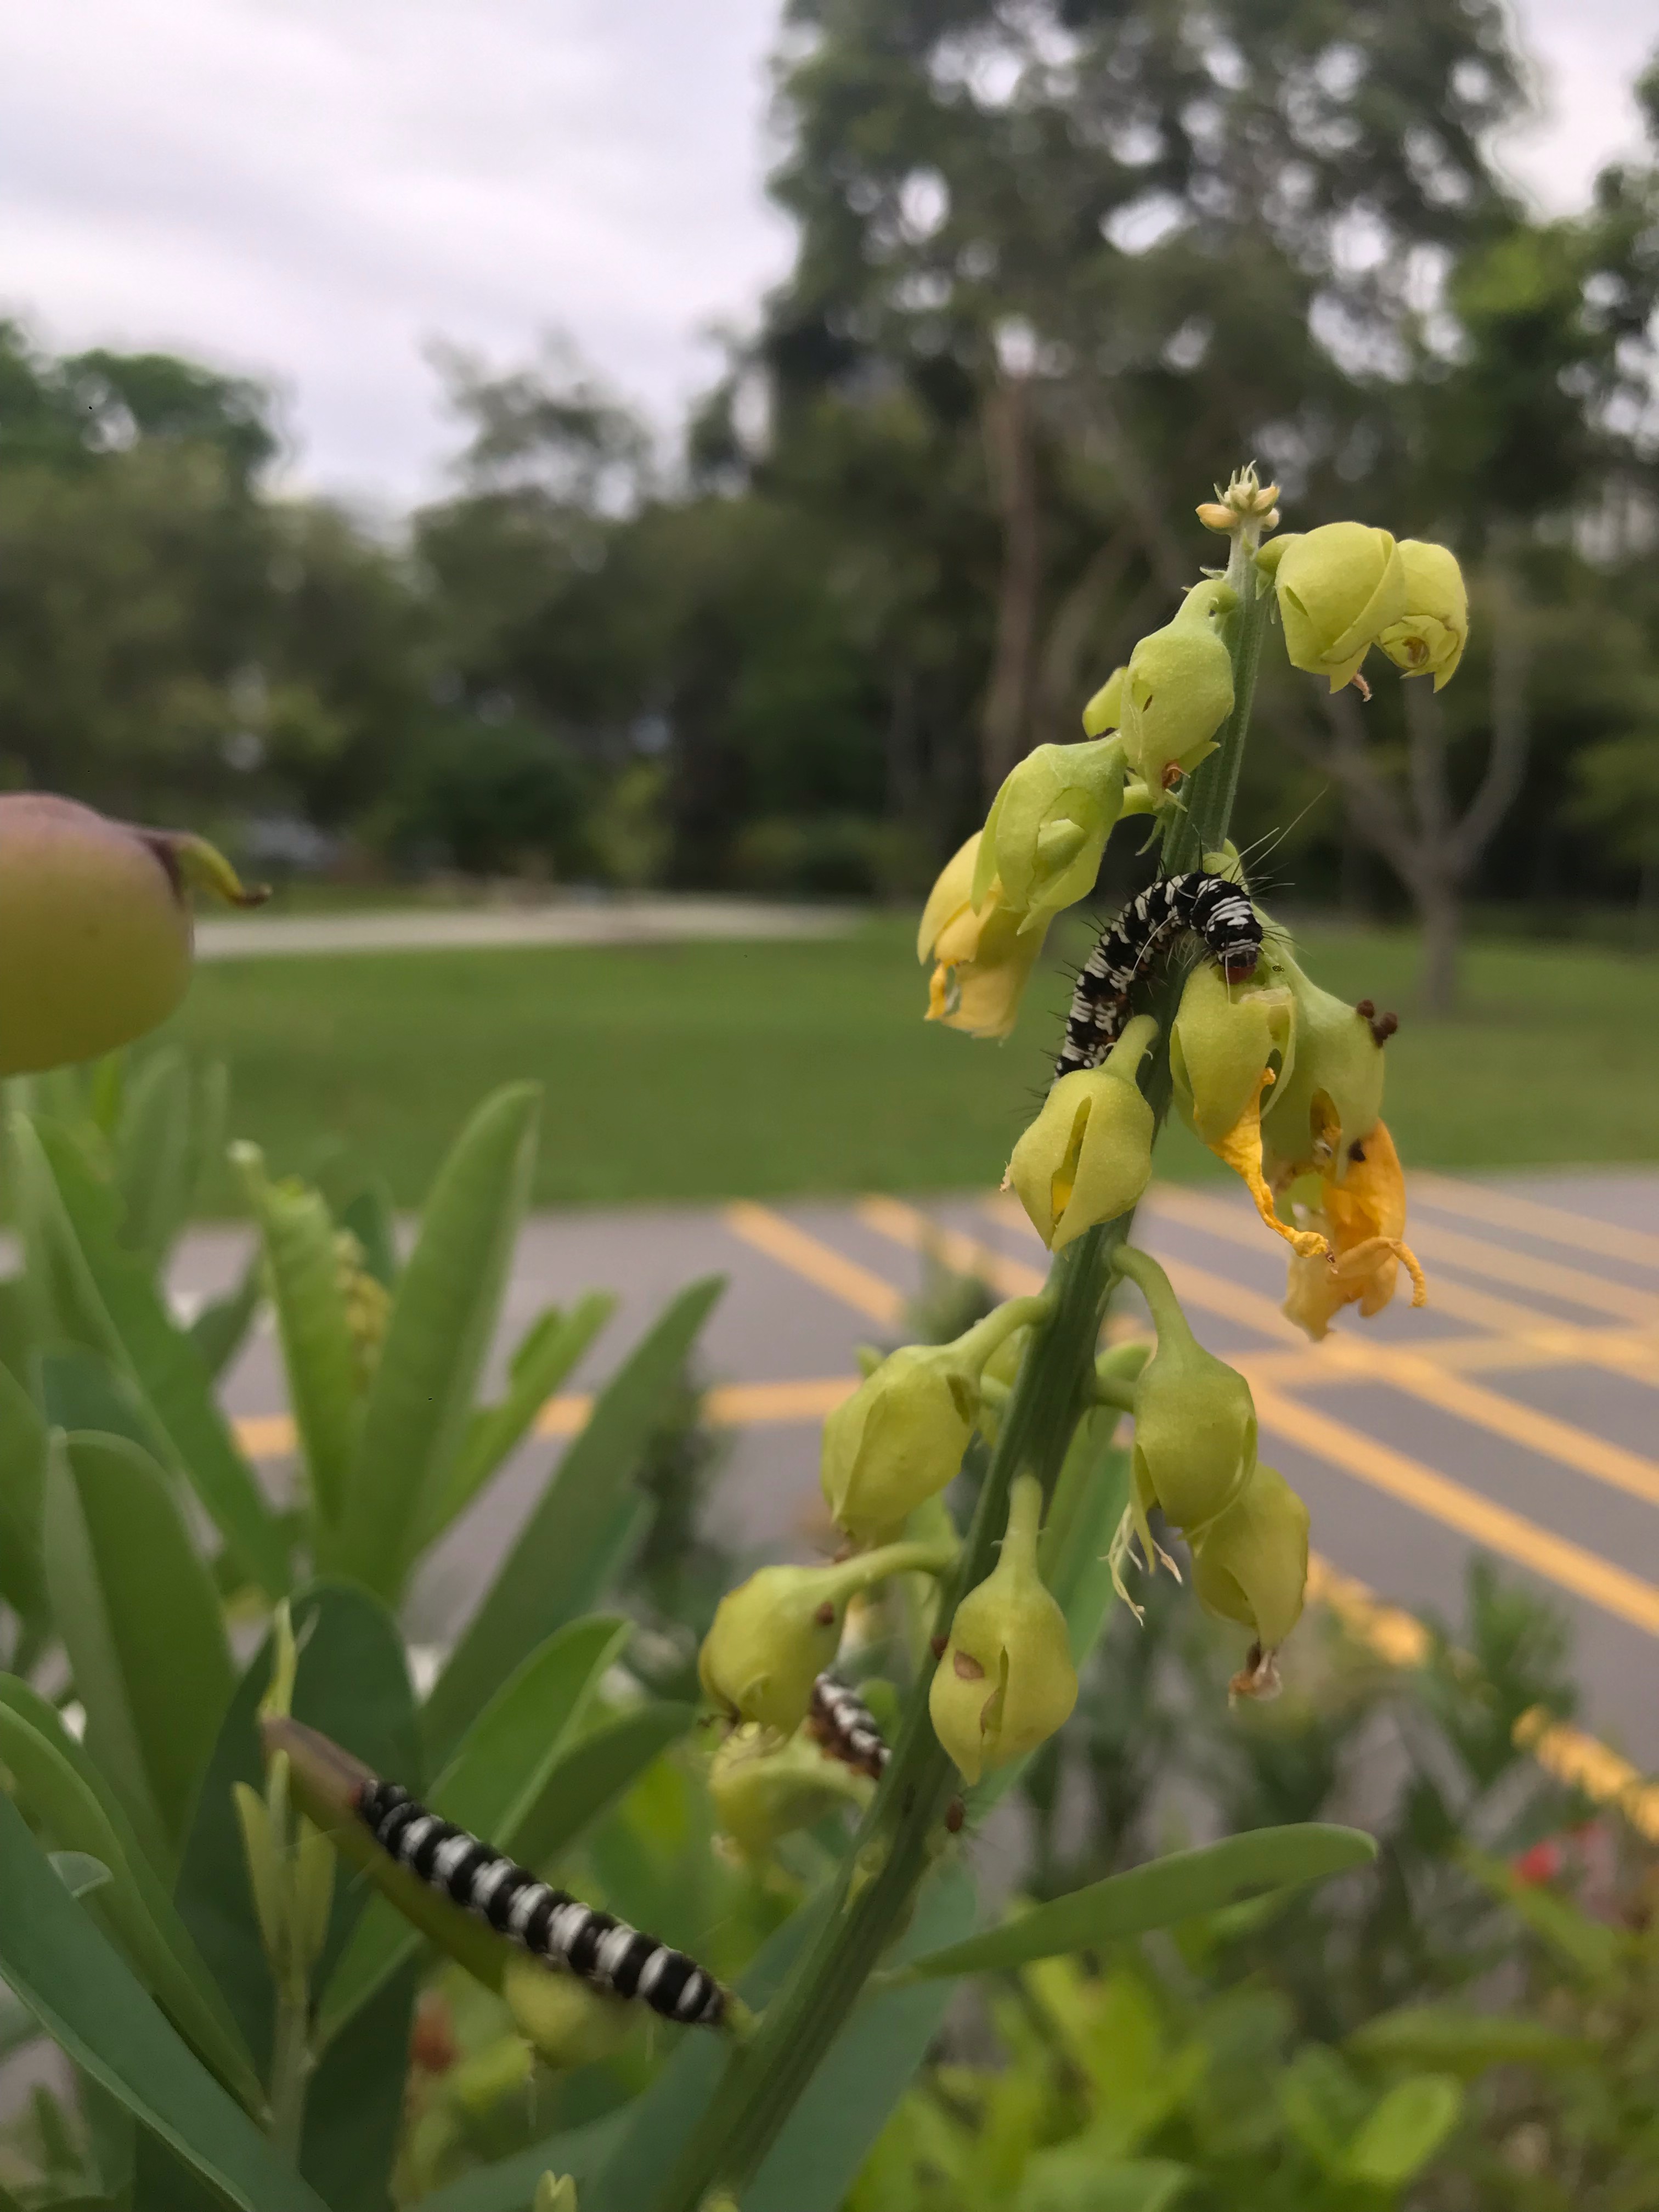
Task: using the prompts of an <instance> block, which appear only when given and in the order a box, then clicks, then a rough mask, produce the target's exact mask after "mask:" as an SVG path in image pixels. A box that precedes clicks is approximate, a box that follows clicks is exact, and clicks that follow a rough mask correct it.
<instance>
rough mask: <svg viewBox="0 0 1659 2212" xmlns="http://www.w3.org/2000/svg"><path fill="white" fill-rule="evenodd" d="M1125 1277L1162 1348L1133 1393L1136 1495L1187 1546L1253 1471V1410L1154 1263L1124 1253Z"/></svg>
mask: <svg viewBox="0 0 1659 2212" xmlns="http://www.w3.org/2000/svg"><path fill="white" fill-rule="evenodd" d="M1116 1265H1117V1267H1118V1269H1119V1271H1120V1273H1123V1274H1125V1275H1127V1276H1128V1278H1129V1279H1130V1280H1131V1281H1132V1282H1133V1283H1134V1284H1135V1285H1137V1287H1138V1288H1139V1291H1140V1293H1141V1295H1142V1297H1144V1298H1145V1299H1146V1304H1147V1305H1148V1306H1149V1307H1150V1309H1151V1310H1152V1321H1153V1324H1154V1326H1155V1327H1156V1328H1157V1330H1158V1349H1157V1351H1156V1352H1154V1353H1153V1354H1152V1358H1150V1359H1149V1360H1148V1361H1147V1362H1146V1366H1145V1367H1144V1368H1142V1370H1141V1371H1140V1374H1139V1378H1138V1380H1137V1381H1136V1383H1135V1389H1134V1425H1135V1427H1134V1450H1133V1469H1134V1482H1135V1491H1136V1495H1137V1498H1138V1499H1139V1504H1140V1506H1141V1509H1142V1511H1143V1512H1144V1511H1145V1510H1146V1509H1147V1508H1148V1507H1150V1506H1151V1505H1152V1504H1157V1505H1158V1506H1159V1507H1160V1508H1161V1509H1162V1510H1163V1513H1164V1518H1165V1520H1166V1521H1168V1522H1170V1524H1171V1526H1172V1527H1174V1528H1179V1529H1180V1530H1181V1531H1182V1534H1184V1535H1185V1536H1186V1537H1187V1538H1188V1541H1193V1540H1194V1538H1195V1537H1196V1536H1197V1535H1198V1534H1200V1532H1201V1531H1202V1530H1203V1529H1204V1528H1207V1527H1208V1526H1209V1524H1210V1523H1211V1522H1213V1521H1214V1520H1216V1518H1217V1517H1218V1516H1219V1515H1221V1514H1223V1513H1225V1511H1226V1510H1227V1508H1228V1507H1229V1506H1230V1505H1231V1504H1232V1503H1233V1501H1234V1499H1235V1498H1237V1497H1238V1495H1239V1493H1240V1492H1242V1491H1243V1488H1244V1486H1245V1484H1246V1483H1247V1482H1248V1481H1249V1479H1250V1474H1251V1471H1252V1469H1253V1468H1255V1450H1256V1420H1255V1401H1254V1400H1253V1399H1252V1398H1251V1396H1250V1386H1249V1383H1247V1382H1246V1381H1245V1380H1244V1377H1243V1376H1242V1375H1241V1374H1239V1373H1238V1372H1237V1370H1236V1369H1235V1368H1231V1367H1229V1366H1228V1365H1227V1364H1226V1362H1225V1360H1222V1359H1218V1358H1216V1357H1215V1354H1214V1353H1213V1352H1206V1350H1205V1349H1204V1347H1203V1346H1202V1345H1201V1344H1200V1343H1199V1341H1198V1340H1197V1339H1196V1337H1194V1334H1193V1333H1192V1330H1191V1329H1190V1328H1188V1324H1187V1316H1186V1315H1185V1314H1183V1313H1182V1310H1181V1306H1180V1304H1179V1301H1178V1300H1177V1299H1176V1294H1175V1291H1173V1289H1172V1288H1171V1287H1170V1279H1169V1277H1168V1276H1167V1275H1166V1274H1165V1273H1164V1270H1163V1268H1162V1267H1159V1266H1158V1262H1157V1261H1156V1260H1153V1259H1152V1258H1150V1257H1149V1256H1148V1255H1147V1254H1146V1253H1145V1252H1139V1251H1136V1250H1134V1249H1133V1248H1131V1247H1125V1248H1124V1249H1121V1250H1120V1251H1119V1253H1118V1255H1117V1258H1116Z"/></svg>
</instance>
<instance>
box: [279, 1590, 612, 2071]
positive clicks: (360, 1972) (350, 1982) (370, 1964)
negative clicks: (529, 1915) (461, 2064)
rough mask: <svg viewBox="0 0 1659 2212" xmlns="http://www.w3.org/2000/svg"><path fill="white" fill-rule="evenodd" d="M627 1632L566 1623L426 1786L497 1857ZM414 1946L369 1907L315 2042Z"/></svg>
mask: <svg viewBox="0 0 1659 2212" xmlns="http://www.w3.org/2000/svg"><path fill="white" fill-rule="evenodd" d="M628 1637H629V1626H628V1624H627V1622H626V1621H621V1620H603V1619H599V1620H577V1621H573V1622H572V1623H571V1624H570V1626H569V1627H568V1628H566V1629H562V1630H561V1632H559V1634H558V1635H556V1636H554V1637H550V1638H549V1639H548V1641H547V1642H546V1643H545V1644H544V1645H543V1646H542V1648H541V1650H539V1651H537V1652H535V1653H534V1654H532V1656H531V1657H530V1658H529V1659H527V1660H526V1662H525V1664H524V1665H523V1666H522V1667H521V1668H520V1669H519V1671H518V1673H517V1674H515V1675H514V1676H513V1679H512V1680H511V1681H510V1682H507V1683H506V1684H505V1685H504V1686H502V1688H501V1692H499V1694H498V1695H497V1696H496V1697H495V1698H494V1699H492V1700H491V1702H490V1705H489V1708H488V1709H487V1710H486V1711H484V1712H483V1713H482V1714H480V1716H479V1717H478V1719H477V1721H476V1722H475V1723H474V1724H473V1726H472V1727H471V1729H469V1730H468V1732H467V1735H466V1737H465V1741H463V1743H462V1744H461V1746H460V1748H459V1751H458V1752H457V1753H456V1754H455V1756H454V1758H453V1759H452V1760H451V1761H450V1763H449V1765H448V1767H447V1769H446V1771H444V1772H443V1773H442V1774H441V1775H440V1777H439V1778H438V1779H437V1781H436V1782H435V1784H433V1788H432V1795H431V1802H432V1805H433V1808H434V1809H435V1811H437V1812H440V1813H441V1814H443V1816H444V1818H445V1819H446V1820H453V1821H454V1822H455V1824H456V1826H458V1827H462V1828H470V1829H471V1832H472V1833H473V1834H474V1835H475V1836H482V1837H483V1838H485V1839H486V1840H487V1841H488V1842H490V1843H493V1844H495V1847H496V1849H497V1850H502V1851H507V1852H509V1853H510V1852H513V1850H516V1848H517V1844H518V1838H519V1830H520V1826H521V1824H522V1821H523V1819H524V1816H525V1814H526V1813H527V1812H528V1811H529V1810H530V1809H531V1808H532V1807H533V1806H534V1805H535V1803H536V1802H537V1801H538V1797H539V1796H541V1794H542V1791H543V1790H544V1787H545V1785H546V1784H547V1783H548V1780H549V1778H550V1775H551V1774H552V1773H553V1772H554V1771H555V1770H556V1767H557V1765H558V1761H559V1759H560V1756H561V1754H562V1752H563V1750H564V1748H565V1747H566V1746H568V1743H569V1742H570V1741H571V1738H572V1736H573V1735H574V1732H575V1730H576V1729H578V1728H579V1727H580V1725H581V1723H582V1719H583V1717H584V1716H585V1714H586V1708H587V1705H588V1704H589V1701H590V1699H592V1694H593V1692H594V1690H595V1689H596V1688H597V1686H598V1684H599V1678H600V1676H601V1675H602V1674H604V1672H605V1668H607V1667H608V1666H609V1665H610V1664H611V1662H612V1660H613V1659H614V1658H615V1657H616V1656H617V1653H618V1651H620V1650H621V1649H622V1647H623V1644H625V1643H626V1642H627V1640H628ZM419 1947H420V1937H419V1936H418V1935H417V1934H416V1931H415V1929H412V1928H411V1927H410V1924H409V1923H408V1922H407V1921H406V1920H405V1919H404V1917H402V1915H401V1914H399V1913H398V1912H396V1911H393V1910H392V1907H391V1906H390V1905H370V1907H369V1909H368V1911H367V1912H365V1913H364V1915H363V1917H362V1919H361V1920H360V1921H359V1922H358V1923H357V1927H356V1932H355V1933H354V1935H353V1936H352V1939H351V1942H349V1944H348V1946H347V1947H346V1950H345V1954H344V1955H343V1958H342V1959H341V1960H340V1963H339V1966H337V1969H336V1970H335V1972H334V1975H333V1978H332V1979H331V1981H330V1983H329V1985H328V1987H327V1989H326V1990H325V1992H324V1995H323V2000H322V2007H321V2012H320V2017H319V2036H320V2038H321V2039H322V2040H323V2041H324V2042H327V2041H329V2040H330V2039H331V2038H332V2037H333V2036H335V2035H337V2033H339V2031H340V2029H341V2028H342V2027H343V2025H344V2024H345V2022H346V2021H349V2020H350V2019H351V2018H352V2017H353V2016H354V2015H355V2014H356V2012H357V2010H358V2009H359V2008H360V2007H361V2006H362V2005H363V2004H364V2003H366V2002H368V1999H369V1998H370V1997H371V1996H373V1995H374V1992H375V1991H376V1990H379V1989H380V1988H381V1987H382V1986H383V1985H384V1984H385V1983H386V1982H387V1981H388V1980H390V1979H391V1978H392V1976H393V1975H395V1974H396V1973H397V1972H398V1969H399V1968H400V1967H401V1966H403V1965H404V1964H405V1962H406V1961H408V1960H410V1959H412V1958H413V1957H414V1955H415V1954H416V1951H417V1950H418V1948H419Z"/></svg>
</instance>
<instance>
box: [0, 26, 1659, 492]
mask: <svg viewBox="0 0 1659 2212" xmlns="http://www.w3.org/2000/svg"><path fill="white" fill-rule="evenodd" d="M778 13H779V0H690V4H688V0H46V4H28V0H15V4H13V5H12V6H10V7H9V8H6V9H4V11H3V18H0V313H19V314H21V315H23V316H25V317H26V318H27V319H29V320H30V321H31V322H32V323H33V325H34V327H35V328H36V329H37V331H39V332H40V336H41V337H43V338H44V339H46V341H47V342H48V343H51V344H52V345H53V346H55V347H59V348H65V349H69V348H79V347H82V346H86V345H91V344H111V345H116V346H122V347H131V348H137V347H151V346H157V347H168V348H173V349H178V350H180V351H186V352H190V353H192V354H195V355H197V356H202V357H204V358H207V359H210V360H212V361H215V362H219V363H222V365H224V366H227V367H229V368H238V369H243V370H248V371H252V372H253V373H255V374H259V375H262V376H265V377H268V378H270V379H272V380H275V381H276V384H277V386H279V388H280V389H281V391H282V392H283V405H284V410H285V416H286V421H287V424H288V428H289V432H290V435H291V436H292V438H293V441H294V447H295V462H294V466H295V471H296V472H297V474H298V476H299V477H301V480H302V481H304V482H306V483H310V484H314V485H318V486H322V487H326V488H328V489H333V490H337V491H340V492H343V493H346V494H348V495H354V496H361V497H365V498H368V499H371V500H374V501H380V502H386V503H392V502H400V501H403V500H404V499H406V498H408V497H410V496H414V495H418V494H420V493H421V492H422V491H423V490H429V489H431V488H432V487H433V486H434V484H435V483H436V482H437V481H438V479H439V471H440V469H441V461H442V457H443V455H444V453H446V451H447V450H449V449H451V448H452V447H453V431H452V429H451V428H450V426H449V425H447V423H446V422H445V421H444V420H443V417H442V416H441V411H440V410H439V407H438V405H437V386H436V383H435V379H434V377H433V374H432V373H431V370H430V368H428V365H427V364H426V362H424V360H423V359H422V347H423V346H424V345H425V344H426V343H427V342H428V341H429V340H431V339H432V338H434V337H444V338H447V339H449V340H452V341H454V342H456V343H460V344H462V345H464V346H466V347H470V348H473V349H477V350H479V351H481V352H483V353H484V354H486V355H487V356H490V357H491V358H492V359H494V360H495V361H496V362H499V363H501V364H503V365H505V364H506V363H508V362H515V361H518V360H520V359H522V358H523V357H524V356H526V354H527V353H528V352H529V351H530V350H531V349H532V347H533V346H534V343H535V341H536V338H537V335H538V332H539V331H543V330H544V329H546V328H548V327H550V326H554V325H558V326H562V327H563V328H564V329H565V330H567V331H569V332H570V333H571V334H572V335H573V336H574V337H575V338H576V339H577V340H578V341H579V343H580V345H581V346H582V348H583V349H584V350H585V351H586V354H587V355H588V356H589V357H590V358H591V359H592V361H594V362H596V363H597V364H598V365H599V367H600V368H603V369H604V370H605V373H606V374H608V375H609V376H611V378H612V379H613V380H615V381H616V382H617V384H618V385H619V386H621V387H622V388H623V390H624V391H625V392H627V393H628V394H629V395H630V396H631V397H632V398H635V399H636V400H637V401H639V402H641V404H644V405H646V406H647V408H648V409H649V410H650V411H651V412H652V413H653V416H656V418H657V419H658V420H659V421H660V422H665V423H666V422H671V421H672V420H673V419H674V417H675V416H676V415H677V414H678V410H679V409H680V407H681V406H682V405H683V404H684V400H685V398H687V397H688V396H689V395H690V393H691V392H694V391H696V389H697V388H698V387H699V386H701V385H702V384H703V383H706V382H707V381H708V378H709V376H710V374H712V372H713V370H714V368H715V366H716V364H717V361H718V356H717V353H716V351H715V349H714V346H713V344H712V343H711V342H710V340H709V337H708V331H709V330H710V328H711V326H713V325H718V324H720V323H722V322H723V323H726V324H738V325H741V324H742V323H743V322H744V320H745V319H747V318H748V316H749V315H750V313H751V311H752V308H753V307H754V304H755V301H757V297H758V295H759V294H760V293H761V291H762V290H763V289H764V287H765V286H766V285H767V284H768V283H770V282H772V281H773V280H774V279H775V278H776V277H777V276H780V275H781V273H782V271H783V270H784V269H785V268H786V266H787V259H788V252H789V232H788V228H787V225H786V224H785V223H784V222H782V221H781V218H780V217H779V216H777V215H776V214H775V213H774V212H773V211H772V210H770V209H769V207H768V205H767V204H766V201H765V198H764V196H763V191H762V178H763V173H764V169H765V166H766V159H767V155H766V146H765V139H764V133H763V118H764V111H765V100H766V74H765V57H766V53H767V51H768V47H769V43H770V41H771V38H772V35H773V31H774V27H775V22H776V20H777V16H778ZM1519 13H1520V17H1521V21H1522V31H1523V35H1524V37H1525V38H1526V40H1527V42H1528V46H1529V47H1530V48H1531V50H1532V52H1534V55H1535V56H1536V57H1537V58H1538V60H1539V61H1540V63H1541V65H1542V71H1543V79H1544V84H1545V88H1546V92H1547V98H1548V100H1549V106H1550V113H1549V116H1548V118H1547V121H1546V122H1545V124H1544V125H1542V126H1541V127H1540V128H1537V129H1534V130H1531V131H1528V134H1527V135H1526V137H1524V138H1523V139H1521V140H1518V141H1516V143H1514V144H1513V145H1512V146H1510V148H1509V149H1507V159H1508V161H1509V165H1510V167H1511V169H1512V170H1513V171H1514V172H1515V173H1516V175H1518V176H1519V177H1520V178H1521V179H1522V180H1523V181H1524V182H1525V183H1526V184H1527V185H1528V187H1529V188H1530V189H1531V190H1532V191H1533V192H1534V195H1535V196H1536V197H1538V198H1539V199H1540V201H1541V203H1542V204H1545V205H1546V206H1547V207H1549V208H1551V209H1562V208H1567V207H1571V206H1572V205H1574V204H1577V202H1578V201H1579V199H1580V198H1581V197H1582V195H1583V191H1584V188H1585V185H1587V183H1588V180H1589V178H1590V177H1591V176H1592V175H1593V174H1594V173H1595V169H1596V168H1597V167H1599V166H1600V164H1601V162H1602V161H1606V160H1607V158H1609V156H1611V155H1613V154H1615V153H1617V152H1619V151H1620V150H1625V149H1633V148H1634V147H1635V146H1636V145H1637V144H1638V143H1639V138H1640V132H1639V128H1638V118H1637V115H1636V111H1635V108H1634V106H1633V104H1632V101H1631V100H1630V97H1629V93H1628V87H1629V84H1630V82H1631V80H1632V77H1633V76H1635V74H1636V72H1637V70H1638V67H1639V65H1640V64H1641V62H1642V60H1643V58H1644V52H1645V51H1646V49H1647V48H1649V47H1650V46H1651V45H1652V44H1653V43H1654V42H1655V39H1656V19H1655V15H1654V9H1653V6H1652V0H1522V4H1521V6H1520V9H1519Z"/></svg>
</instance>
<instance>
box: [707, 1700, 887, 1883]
mask: <svg viewBox="0 0 1659 2212" xmlns="http://www.w3.org/2000/svg"><path fill="white" fill-rule="evenodd" d="M875 1786H876V1785H875V1784H874V1783H873V1782H872V1780H871V1779H870V1778H869V1776H868V1775H866V1774H859V1773H856V1772H855V1771H854V1769H853V1768H852V1767H850V1766H848V1765H845V1764H844V1763H843V1762H842V1760H841V1759H831V1758H829V1757H828V1756H827V1755H826V1753H824V1751H823V1747H822V1746H821V1745H819V1744H817V1743H815V1742H814V1741H812V1739H811V1736H809V1735H807V1734H806V1733H805V1730H804V1729H797V1730H796V1732H795V1734H794V1735H792V1736H791V1737H790V1738H789V1739H788V1741H787V1742H785V1743H782V1744H780V1743H779V1742H778V1741H777V1740H776V1739H775V1737H774V1736H771V1735H769V1734H768V1733H767V1731H766V1730H765V1729H751V1728H740V1729H733V1731H732V1734H731V1735H729V1736H727V1738H726V1741H725V1742H724V1743H723V1744H721V1746H720V1748H719V1750H718V1751H717V1752H716V1753H714V1759H712V1761H711V1762H710V1764H709V1768H708V1794H709V1796H710V1797H711V1798H712V1799H713V1800H714V1817H715V1819H716V1820H717V1821H718V1822H719V1824H720V1830H721V1832H722V1833H723V1834H725V1835H726V1836H728V1837H730V1838H731V1839H732V1843H733V1844H736V1845H737V1847H738V1850H740V1851H741V1852H742V1853H743V1854H744V1856H745V1857H748V1858H751V1859H757V1858H763V1857H765V1856H766V1854H767V1853H768V1852H769V1850H771V1849H772V1847H773V1845H774V1844H775V1843H776V1842H777V1841H778V1840H779V1838H781V1837H782V1836H787V1835H791V1834H793V1832H794V1831H795V1830H796V1829H798V1828H810V1827H811V1826H813V1824H814V1823H815V1822H816V1821H818V1820H823V1817H824V1815H825V1814H827V1813H833V1812H835V1811H836V1808H838V1807H840V1806H844V1805H852V1806H854V1807H855V1808H857V1809H859V1810H860V1811H862V1810H863V1808H864V1807H865V1806H866V1805H867V1804H868V1803H869V1802H870V1800H871V1798H872V1796H873V1795H874V1794H875Z"/></svg>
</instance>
